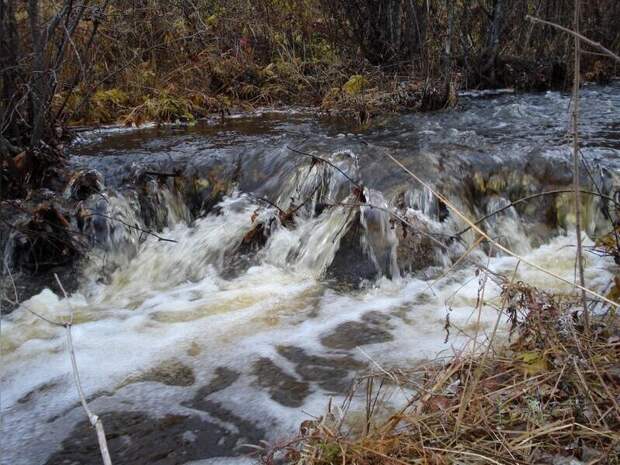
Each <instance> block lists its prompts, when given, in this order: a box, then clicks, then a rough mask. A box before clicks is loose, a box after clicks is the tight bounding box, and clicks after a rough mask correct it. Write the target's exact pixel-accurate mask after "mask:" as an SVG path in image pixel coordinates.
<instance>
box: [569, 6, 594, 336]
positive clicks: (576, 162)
mask: <svg viewBox="0 0 620 465" xmlns="http://www.w3.org/2000/svg"><path fill="white" fill-rule="evenodd" d="M580 19H581V0H575V25H574V27H575V31H576V32H577V33H578V32H579V21H580ZM573 74H574V81H573V112H572V118H573V187H574V189H575V234H576V236H577V271H578V272H579V285H580V286H581V287H582V289H581V300H582V302H583V319H584V324H585V328H586V331H589V330H590V316H589V311H588V305H587V301H586V293H585V291H584V290H583V288H584V287H585V285H586V282H585V277H584V271H583V249H582V244H581V184H580V183H581V178H580V172H581V171H580V167H581V162H580V159H579V157H580V153H579V85H580V77H581V76H580V75H581V39H580V37H579V34H576V35H575V69H574V70H573Z"/></svg>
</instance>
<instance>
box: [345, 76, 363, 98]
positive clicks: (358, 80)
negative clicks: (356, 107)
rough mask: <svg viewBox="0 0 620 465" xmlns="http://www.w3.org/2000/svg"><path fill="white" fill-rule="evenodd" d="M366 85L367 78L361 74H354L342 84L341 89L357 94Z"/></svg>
mask: <svg viewBox="0 0 620 465" xmlns="http://www.w3.org/2000/svg"><path fill="white" fill-rule="evenodd" d="M367 85H368V80H367V79H366V78H365V77H364V76H362V75H361V74H354V75H353V76H351V77H350V78H349V80H348V81H347V82H345V84H344V85H343V86H342V90H343V91H345V92H346V93H347V94H349V95H359V94H360V93H361V92H362V90H364V88H365V87H366V86H367Z"/></svg>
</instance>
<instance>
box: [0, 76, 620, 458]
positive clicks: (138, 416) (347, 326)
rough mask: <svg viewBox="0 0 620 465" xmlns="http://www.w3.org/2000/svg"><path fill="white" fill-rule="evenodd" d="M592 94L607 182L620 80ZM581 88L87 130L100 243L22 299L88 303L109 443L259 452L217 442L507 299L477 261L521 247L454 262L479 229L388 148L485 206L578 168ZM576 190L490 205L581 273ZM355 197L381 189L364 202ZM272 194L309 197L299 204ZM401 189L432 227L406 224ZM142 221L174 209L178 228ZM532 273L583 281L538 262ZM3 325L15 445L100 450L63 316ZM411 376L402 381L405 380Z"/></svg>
mask: <svg viewBox="0 0 620 465" xmlns="http://www.w3.org/2000/svg"><path fill="white" fill-rule="evenodd" d="M583 94H584V95H583V99H584V100H583V104H582V124H583V128H582V134H583V137H584V150H583V152H584V157H585V158H586V159H587V160H588V164H589V168H590V170H591V172H592V176H593V177H594V178H595V179H596V181H597V183H598V184H599V186H600V187H601V188H602V189H603V190H604V191H605V192H606V193H608V194H610V195H613V193H614V190H615V188H616V186H617V185H618V182H617V180H616V178H617V173H618V170H619V169H620V125H619V124H620V123H619V122H620V87H618V86H610V87H606V88H599V87H591V88H587V89H586V90H584V93H583ZM568 107H569V99H568V97H567V96H565V95H562V94H559V93H555V92H550V93H546V94H535V95H524V96H514V95H507V96H498V97H492V98H484V99H482V98H472V99H464V101H463V102H462V104H461V107H460V108H459V109H457V110H450V111H446V112H439V113H433V114H424V115H404V116H391V117H386V118H384V119H383V120H379V121H375V124H374V125H373V128H372V129H370V130H366V131H361V130H355V131H354V130H351V129H350V128H348V127H347V126H346V125H343V124H342V123H338V122H337V121H333V120H326V119H321V118H317V117H315V116H314V115H312V114H310V113H308V112H304V111H298V112H292V111H291V112H285V113H277V112H272V113H265V114H262V115H253V116H241V117H238V118H228V119H226V120H224V121H208V122H204V123H201V124H199V125H198V126H196V127H193V128H163V129H156V128H150V129H143V130H135V131H116V132H115V131H102V132H93V133H89V134H87V135H85V136H84V138H83V139H82V140H81V141H80V142H79V143H78V144H76V146H75V147H74V156H73V158H72V163H73V164H74V165H75V166H77V167H82V168H85V169H97V170H98V171H99V172H101V173H102V175H103V181H104V183H105V184H106V185H107V186H108V188H107V189H106V190H104V191H103V192H102V193H100V194H96V195H94V196H91V197H90V198H89V199H87V200H85V205H87V207H88V208H90V209H92V210H93V211H102V212H103V213H105V217H110V218H114V219H115V221H112V220H110V221H104V220H102V218H103V217H91V218H90V219H89V220H87V221H86V222H85V224H83V225H81V227H82V229H83V231H84V233H85V234H87V235H88V236H89V237H91V238H92V239H93V241H94V244H95V245H94V247H93V250H92V252H91V254H90V256H89V257H88V259H86V260H84V263H82V264H81V268H80V269H81V275H82V278H81V285H80V288H79V290H78V292H76V293H74V294H73V295H71V296H70V297H69V298H68V299H64V298H61V297H59V292H58V290H57V289H53V290H44V291H43V292H41V293H40V294H39V295H37V296H35V297H33V298H32V299H30V300H29V301H27V302H25V303H24V304H23V305H24V306H25V305H27V306H28V307H29V308H30V309H32V310H34V311H35V312H37V313H39V314H41V315H44V316H46V317H48V318H51V319H54V320H64V319H66V318H69V314H72V315H73V322H74V326H73V341H74V344H75V348H76V353H77V362H78V365H79V367H80V376H81V379H82V383H83V386H84V391H85V393H86V395H87V396H88V397H89V398H90V407H91V409H92V410H93V411H94V412H96V413H97V414H100V415H102V418H103V421H104V424H105V426H106V429H107V431H108V434H109V435H111V438H112V439H110V446H111V449H112V458H113V461H114V463H116V464H119V463H131V464H136V463H144V464H146V463H158V464H183V463H191V462H193V461H196V460H202V459H210V460H209V461H205V462H204V463H215V462H219V461H224V460H227V461H230V462H231V463H236V462H244V460H242V459H231V458H228V459H224V458H223V457H233V456H240V455H242V454H244V453H245V452H248V451H249V449H247V448H245V449H244V447H243V444H247V443H254V444H256V443H258V442H259V441H261V440H268V441H278V440H282V439H285V438H287V437H289V436H290V435H292V434H294V433H295V431H297V429H298V425H299V424H300V422H302V421H303V420H305V419H307V418H309V415H317V416H318V415H321V414H322V413H323V412H324V411H325V407H326V405H327V403H328V399H329V398H330V397H335V398H336V400H338V399H342V398H343V396H344V394H345V393H346V392H347V390H348V388H349V386H350V383H351V381H352V380H353V379H354V377H355V376H356V374H359V373H362V372H364V371H366V370H369V369H378V367H379V366H380V367H383V368H386V369H387V368H391V367H397V366H408V365H411V364H415V363H416V362H419V361H421V360H424V359H427V358H435V357H438V356H449V355H450V354H452V353H453V351H454V350H458V349H459V348H460V347H462V345H463V344H464V342H465V341H467V340H469V339H471V337H473V336H474V335H475V334H479V335H480V337H486V333H487V332H488V329H489V327H492V325H493V324H494V322H495V320H496V319H497V312H496V310H494V309H493V304H494V303H496V302H497V299H498V293H499V286H498V284H497V282H496V280H494V279H488V280H486V289H485V294H484V298H485V301H486V304H485V305H484V306H483V308H482V311H481V314H480V315H478V314H477V313H476V312H475V311H474V308H475V304H476V300H477V298H478V296H479V293H478V290H479V288H480V281H481V280H482V279H483V278H482V276H483V274H477V273H476V270H477V269H478V265H482V266H485V267H488V268H489V269H491V270H492V271H494V272H496V273H499V274H505V275H512V273H513V272H514V270H515V267H516V265H517V261H516V260H515V259H513V258H510V257H506V256H501V255H498V254H497V253H495V252H494V251H492V250H491V249H489V248H488V247H483V248H482V249H478V250H476V251H474V252H473V253H472V254H471V256H470V257H469V261H466V262H465V263H464V264H461V265H460V266H458V267H456V269H454V270H452V271H451V273H450V274H449V275H448V276H446V277H443V276H442V273H443V271H445V269H447V267H449V266H451V265H452V264H453V263H454V262H455V261H456V259H457V258H458V257H459V256H460V255H461V254H463V253H464V252H465V250H466V249H467V248H468V246H469V245H470V244H471V243H472V241H473V240H474V237H473V235H472V234H471V232H470V233H467V234H464V235H463V240H462V241H457V240H454V239H450V237H451V236H453V235H454V234H455V233H456V232H458V231H460V230H461V229H463V226H464V224H463V222H462V221H460V220H459V219H458V218H457V217H455V215H453V214H451V213H450V212H449V211H448V210H447V209H446V208H445V206H443V205H441V204H440V203H439V202H437V201H436V200H435V199H434V197H433V195H432V194H431V193H430V192H429V191H428V190H427V189H424V188H422V187H421V186H419V185H415V181H413V180H412V179H410V178H408V177H407V176H406V175H405V174H404V173H403V172H402V171H401V170H399V169H398V168H397V167H396V166H395V165H394V164H393V163H392V162H391V161H390V160H389V159H388V158H387V157H386V155H385V154H386V153H389V154H391V155H392V156H394V157H396V158H397V159H399V160H401V161H402V162H403V163H404V164H405V165H406V166H407V167H409V168H410V169H411V170H413V171H414V172H416V173H417V174H418V175H420V176H421V177H423V178H424V179H426V180H428V181H429V182H430V183H431V184H432V185H433V186H434V187H435V188H436V189H437V190H439V191H441V192H443V193H444V194H446V195H447V196H448V197H449V198H450V199H451V201H452V202H454V203H455V204H456V205H458V206H459V207H460V208H462V209H463V211H464V212H466V214H468V215H469V216H470V217H471V218H477V217H481V216H483V215H484V214H487V213H490V212H492V211H494V210H496V209H498V208H501V207H503V206H505V205H507V203H508V202H509V201H511V200H516V199H517V198H519V197H522V196H524V195H528V194H532V193H535V192H540V191H542V190H550V189H554V188H555V189H557V188H562V187H566V186H567V185H569V183H570V179H571V176H572V175H571V171H570V167H571V162H570V150H569V136H568ZM289 146H290V147H295V148H298V149H300V150H302V151H303V152H306V153H308V152H310V153H314V154H316V155H319V156H321V157H324V158H326V159H328V160H329V161H330V163H331V165H328V164H326V163H321V162H318V163H316V162H315V163H313V162H312V160H311V159H310V158H309V157H307V156H304V155H301V154H297V153H294V152H292V151H291V150H289V149H288V148H287V147H289ZM332 165H334V166H336V167H338V168H339V170H341V171H342V172H344V173H346V174H347V176H348V178H350V179H347V178H346V177H345V176H343V175H342V173H341V172H340V171H338V170H336V169H335V168H334V167H333V166H332ZM147 171H156V172H160V173H162V172H163V173H178V174H183V176H184V177H183V178H180V179H185V180H187V179H192V182H193V183H194V185H200V186H207V187H208V189H207V191H208V192H209V193H210V195H212V194H213V191H214V186H216V185H218V182H221V181H218V180H222V179H223V180H228V181H230V180H231V179H234V181H235V182H234V183H230V182H229V184H227V185H226V186H225V187H222V191H223V192H222V195H221V196H219V197H218V203H217V205H215V206H214V205H207V204H208V203H209V202H208V201H207V200H208V199H207V198H206V197H204V196H203V197H202V198H200V196H198V197H199V198H198V201H197V200H196V198H194V197H195V196H194V197H192V199H191V201H190V199H189V198H188V196H187V195H186V194H185V192H186V190H184V189H183V188H182V187H181V188H180V187H179V186H178V185H176V184H177V183H176V182H174V183H173V182H172V180H171V179H170V178H168V179H167V181H166V182H163V181H162V182H159V183H158V182H156V181H155V180H154V179H151V180H150V181H147V182H146V183H144V179H145V175H144V173H145V172H147ZM146 178H147V179H150V178H148V175H146ZM139 179H142V181H138V180H139ZM351 181H353V182H351ZM141 182H142V184H140V183H141ZM179 182H180V181H179ZM584 182H586V179H585V178H584ZM354 183H355V184H356V185H358V187H359V188H358V187H355V186H354ZM360 188H363V189H360ZM145 192H146V193H145ZM193 192H194V193H195V192H196V189H194V191H193ZM199 192H202V191H200V189H199ZM149 195H150V197H149ZM145 196H146V197H148V198H149V199H151V200H149V202H150V203H149V205H151V207H152V208H151V210H152V211H151V212H150V213H149V214H148V215H146V214H145V210H147V208H146V207H145V200H144V199H145V198H146V197H145ZM261 198H262V199H267V200H268V201H269V202H267V201H265V200H261ZM152 199H156V200H155V201H153V200H152ZM570 199H571V197H570V194H566V195H564V194H561V195H557V196H549V197H543V198H539V199H536V200H535V201H532V202H531V203H529V204H526V205H522V206H521V207H519V208H517V209H515V208H514V207H512V208H509V209H508V210H506V211H505V212H504V213H502V214H500V215H497V216H495V217H493V218H491V219H489V220H487V221H485V222H484V223H483V227H484V228H485V229H486V230H487V231H488V232H489V234H491V235H492V236H494V237H495V238H497V240H499V241H500V242H502V243H504V244H506V245H507V246H509V247H511V248H512V249H513V250H515V251H517V252H519V253H521V254H523V255H525V256H526V258H527V259H528V260H530V261H532V262H535V263H537V264H539V265H541V266H543V267H545V268H547V269H549V270H551V271H553V272H555V273H557V274H559V275H561V276H563V277H565V278H566V279H568V280H571V281H572V280H573V279H574V263H575V249H574V247H572V246H573V244H574V243H575V236H574V232H573V230H572V222H571V221H572V212H571V210H570ZM364 201H365V202H364ZM153 202H154V203H153ZM360 202H362V203H367V204H372V205H373V207H369V206H362V207H351V205H352V204H353V205H356V204H359V203H360ZM270 203H271V204H274V205H277V206H278V207H279V208H280V209H282V210H284V211H287V210H289V209H295V214H294V218H293V219H292V220H287V219H286V218H283V217H282V215H278V211H277V209H276V208H275V207H274V206H272V205H270ZM584 206H585V223H586V224H585V229H586V232H587V234H588V235H589V236H590V237H594V236H597V235H600V234H602V233H604V232H605V231H606V230H608V229H609V222H608V220H606V219H605V217H604V213H603V208H602V207H603V204H602V202H601V201H600V200H598V199H595V198H591V197H588V198H587V199H586V200H585V201H584ZM375 207H379V208H375ZM390 211H392V212H396V213H398V215H399V216H400V217H401V218H404V219H405V220H406V221H407V222H408V223H410V224H412V225H414V226H415V228H416V230H418V231H421V232H419V233H415V231H414V230H410V231H409V232H408V233H407V232H405V233H404V232H403V226H402V224H401V223H400V222H399V221H395V220H394V217H393V216H391V214H390V213H389V212H390ZM145 218H146V219H145ZM147 219H148V220H149V221H147ZM119 220H120V221H122V223H120V222H119ZM147 223H148V224H147ZM128 224H129V225H137V226H138V227H140V228H141V229H142V230H151V229H161V230H160V231H159V230H158V232H157V234H158V235H159V236H160V237H163V238H165V239H168V240H167V241H160V240H158V238H157V237H155V236H153V235H148V234H145V233H144V232H143V231H139V230H137V229H135V228H133V229H132V228H128V227H126V225H128ZM259 224H260V225H261V228H260V229H259V230H258V233H257V232H256V231H257V229H256V225H259ZM158 227H159V228H158ZM257 235H258V236H257ZM259 236H260V237H259ZM256 237H258V239H257V240H252V238H256ZM429 237H431V238H432V239H429ZM173 241H174V242H173ZM438 243H439V244H443V245H438ZM585 243H586V245H589V244H591V240H590V238H589V237H586V238H585ZM613 271H614V265H613V262H612V261H611V260H609V259H606V258H601V257H597V256H595V255H592V254H589V255H587V267H586V281H587V285H588V286H589V287H591V288H593V289H598V290H605V289H606V287H607V286H608V284H609V282H610V280H611V277H612V273H613ZM516 279H521V280H523V281H526V282H528V283H530V284H533V285H536V286H539V287H542V288H546V289H552V290H560V291H567V292H569V291H571V286H569V285H566V284H563V283H561V282H558V281H557V280H554V279H553V278H550V277H549V276H547V275H545V274H543V273H541V272H538V271H535V270H533V269H531V268H528V267H527V266H525V265H523V264H521V265H520V266H519V267H518V269H517V274H516ZM448 313H449V315H450V322H451V334H450V338H449V339H448V341H447V342H446V341H445V336H446V334H445V330H444V325H445V322H446V315H447V314H448ZM478 318H480V324H479V325H478V324H477V319H478ZM0 342H1V344H2V372H1V381H2V417H3V418H2V438H1V441H2V443H1V446H2V454H1V455H0V461H1V463H2V464H6V465H9V464H10V465H19V464H24V465H26V464H38V463H41V464H42V463H50V464H51V463H54V464H60V463H67V464H69V463H71V464H73V463H75V464H91V463H97V462H98V461H99V457H98V451H97V448H96V446H95V439H94V434H93V433H92V431H91V430H89V429H88V428H86V426H85V425H84V424H83V422H84V412H83V410H81V408H80V406H79V405H78V403H77V396H76V392H75V389H74V386H73V384H72V382H73V379H72V376H71V368H70V361H69V358H68V357H67V354H66V351H65V339H64V330H63V329H62V328H57V327H53V326H50V325H49V324H47V323H46V322H44V321H42V320H41V319H39V318H37V317H35V316H34V315H33V314H32V313H28V312H27V311H25V310H24V309H23V308H20V309H17V310H16V311H14V312H13V313H12V314H10V315H9V316H8V317H5V318H4V321H3V322H2V336H1V339H0ZM407 395H408V393H407V392H401V391H395V392H394V398H393V399H391V402H392V403H393V404H394V405H398V404H399V402H402V399H403V398H404V397H406V396H407ZM78 424H79V425H78ZM76 425H77V426H76ZM200 463H203V462H200Z"/></svg>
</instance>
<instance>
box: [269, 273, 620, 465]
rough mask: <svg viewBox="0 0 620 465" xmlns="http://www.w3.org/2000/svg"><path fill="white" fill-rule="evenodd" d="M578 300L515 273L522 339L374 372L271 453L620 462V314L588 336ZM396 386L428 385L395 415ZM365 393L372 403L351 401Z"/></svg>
mask: <svg viewBox="0 0 620 465" xmlns="http://www.w3.org/2000/svg"><path fill="white" fill-rule="evenodd" d="M577 305H578V303H577V299H575V298H572V299H571V298H567V297H566V296H562V297H560V296H553V295H549V294H546V293H544V292H540V291H538V290H536V289H533V288H530V287H528V286H526V285H524V284H523V283H508V282H506V283H505V284H504V288H503V294H502V309H503V312H504V313H505V315H507V316H508V319H509V321H510V325H511V330H510V333H511V338H510V342H508V343H502V344H493V343H492V340H493V336H491V338H490V339H491V343H488V344H486V345H484V346H482V347H479V350H477V351H476V353H475V354H471V353H470V354H460V355H458V356H456V357H454V358H452V359H451V360H450V361H449V362H448V363H440V362H434V363H430V364H427V365H425V366H422V367H419V368H417V369H413V370H410V371H398V372H387V371H382V372H381V373H379V374H374V375H370V376H367V377H366V378H364V379H363V380H362V381H361V382H360V383H358V385H357V389H355V390H354V391H353V392H352V394H351V397H350V398H349V399H347V402H346V403H345V407H344V408H343V409H342V410H340V409H336V408H332V407H331V406H330V407H329V409H328V413H327V414H326V415H325V416H324V417H322V418H320V419H317V420H315V421H307V422H304V424H302V427H301V430H300V434H299V436H298V437H297V438H294V439H293V440H292V441H290V442H289V443H288V444H286V445H281V446H279V447H276V448H275V449H273V450H271V451H270V452H269V453H268V454H266V455H265V456H264V461H265V463H272V462H274V461H277V460H280V459H284V460H285V461H286V462H288V463H296V464H306V465H327V464H359V465H366V464H368V465H370V464H433V465H435V464H437V465H439V464H451V463H468V464H478V463H480V464H483V463H484V464H489V463H491V464H531V463H541V464H546V463H549V464H561V463H566V464H568V463H575V464H577V463H588V464H595V463H599V464H615V463H620V433H619V431H620V406H619V405H618V403H619V401H620V364H619V361H620V360H619V356H620V324H619V319H618V317H617V316H616V314H615V312H608V313H606V314H604V315H603V314H601V312H599V313H598V315H597V316H596V317H594V318H593V321H592V331H591V332H590V333H589V335H587V334H586V332H585V331H583V327H582V326H581V323H580V319H579V318H578V317H577V312H576V308H577ZM394 387H397V388H399V389H410V390H411V391H413V392H415V393H416V394H415V395H413V396H412V397H411V399H410V401H409V402H408V403H407V404H406V405H405V406H404V407H403V408H402V409H401V410H400V411H397V412H394V411H393V410H391V411H389V413H387V414H386V409H385V408H380V406H381V405H382V402H381V399H382V398H383V396H384V395H385V394H386V392H387V391H389V390H390V389H393V388H394ZM360 397H361V398H364V397H365V404H366V408H365V409H364V411H363V412H362V413H360V412H359V411H358V412H354V410H353V409H351V408H347V406H350V405H351V401H352V400H354V399H359V398H360ZM360 417H363V420H362V421H361V423H362V424H361V426H360V424H359V423H360V422H359V421H358V422H357V424H356V423H355V421H353V419H354V418H358V420H359V418H360ZM571 460H576V461H573V462H571Z"/></svg>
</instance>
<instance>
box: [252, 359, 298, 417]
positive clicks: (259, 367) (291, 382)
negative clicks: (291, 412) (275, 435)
mask: <svg viewBox="0 0 620 465" xmlns="http://www.w3.org/2000/svg"><path fill="white" fill-rule="evenodd" d="M253 373H254V375H255V376H256V378H257V379H256V384H257V385H258V386H260V387H262V388H264V389H266V390H267V391H268V392H269V395H270V396H271V398H272V399H273V400H275V401H276V402H278V403H279V404H282V405H284V406H286V407H301V405H302V404H303V401H304V399H305V398H306V397H307V396H308V394H310V388H309V386H308V383H304V382H300V381H298V380H297V379H295V378H294V377H293V376H291V375H289V374H287V373H286V372H284V370H282V368H280V367H279V366H277V365H276V364H275V363H274V362H273V361H271V360H270V359H268V358H266V357H261V358H260V359H258V360H257V361H256V362H255V363H254V367H253Z"/></svg>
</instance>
